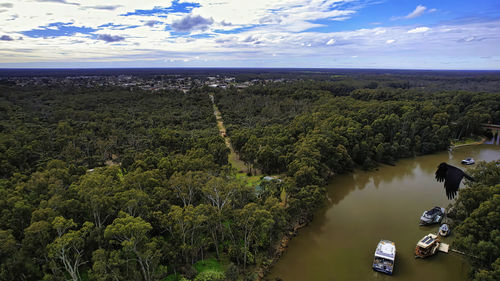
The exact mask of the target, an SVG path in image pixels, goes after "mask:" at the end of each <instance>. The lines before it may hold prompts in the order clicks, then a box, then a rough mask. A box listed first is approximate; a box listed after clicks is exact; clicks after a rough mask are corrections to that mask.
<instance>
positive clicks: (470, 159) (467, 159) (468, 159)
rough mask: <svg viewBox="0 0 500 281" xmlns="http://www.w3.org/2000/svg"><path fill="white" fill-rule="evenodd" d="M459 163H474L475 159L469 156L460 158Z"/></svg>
mask: <svg viewBox="0 0 500 281" xmlns="http://www.w3.org/2000/svg"><path fill="white" fill-rule="evenodd" d="M461 163H462V164H464V165H472V164H474V163H476V161H474V158H470V157H469V158H466V159H464V160H462V162H461Z"/></svg>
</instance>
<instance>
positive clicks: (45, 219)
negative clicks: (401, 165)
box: [0, 74, 500, 281]
mask: <svg viewBox="0 0 500 281" xmlns="http://www.w3.org/2000/svg"><path fill="white" fill-rule="evenodd" d="M308 77H309V78H308ZM300 78H301V79H297V80H296V81H294V82H286V83H266V84H261V85H254V86H251V87H249V88H246V89H237V88H235V87H230V88H228V89H226V90H221V89H208V88H198V89H193V90H192V91H190V92H189V93H188V94H184V93H182V92H179V91H162V92H155V93H151V92H147V91H140V90H137V91H134V92H129V91H127V90H124V89H121V88H114V87H102V88H97V89H92V90H89V89H86V88H83V87H69V86H60V87H57V86H50V87H46V86H31V87H30V88H26V87H24V88H22V87H18V86H12V85H3V86H0V93H1V95H0V116H1V118H0V128H1V133H0V177H1V180H0V216H1V218H0V264H1V265H0V280H67V279H71V280H102V281H104V280H144V281H149V280H243V279H248V280H252V279H255V278H256V277H257V276H256V271H257V269H258V268H262V267H266V266H268V265H269V264H271V263H272V262H273V259H274V255H275V251H276V248H277V247H278V246H279V244H280V241H281V238H282V237H283V235H284V233H287V232H289V231H290V229H291V228H293V226H294V225H295V224H296V223H297V222H304V221H307V220H310V219H312V214H313V211H314V210H315V209H316V208H317V207H318V205H320V204H321V203H322V202H323V200H324V195H325V190H324V185H325V183H326V180H327V179H328V178H331V177H332V176H333V175H335V174H339V173H346V172H350V171H352V169H353V168H354V167H361V168H371V167H375V166H376V165H377V163H387V164H394V163H395V162H396V161H397V159H398V158H402V157H411V156H414V155H421V154H427V153H433V152H435V151H440V150H444V149H446V148H447V147H448V146H449V144H450V140H451V139H459V138H462V137H469V136H471V135H482V134H484V133H485V132H484V131H483V129H482V128H481V126H480V124H481V123H486V122H493V123H496V124H498V123H500V106H499V105H500V100H499V98H498V95H497V94H496V93H489V92H475V91H470V92H466V91H461V90H457V89H455V90H447V91H439V90H436V89H433V90H428V91H427V90H425V89H420V88H412V87H411V86H410V85H409V83H406V82H401V80H399V79H396V78H394V79H390V78H387V77H383V78H381V77H379V76H373V77H368V78H366V77H357V79H356V80H355V79H351V78H349V77H343V78H342V77H341V78H335V79H333V78H332V79H325V77H324V76H321V77H320V78H318V77H316V76H308V75H307V74H301V76H300ZM312 78H314V79H312ZM239 79H246V78H241V77H240V78H239ZM412 79H417V80H418V75H417V76H415V77H414V78H412ZM443 79H445V78H443ZM446 79H452V78H449V77H447V78H446ZM457 79H462V78H457ZM426 81H427V80H426ZM489 81H491V79H490V80H489ZM455 82H457V81H455ZM457 83H458V82H457ZM475 83H476V84H477V85H480V84H481V80H479V81H475ZM459 85H462V84H459ZM467 87H470V84H467ZM431 88H432V87H431ZM457 88H460V86H457ZM209 91H213V92H214V96H215V102H216V104H217V106H218V107H219V109H220V111H221V113H222V116H223V117H224V122H225V124H226V128H227V135H228V136H229V137H230V138H231V142H232V144H233V147H234V149H235V151H236V152H237V153H238V154H239V155H240V159H241V160H242V161H244V162H245V164H246V165H247V166H248V167H249V168H250V169H249V170H250V171H251V170H260V171H262V172H263V173H264V174H274V175H279V177H280V180H270V181H260V182H257V183H254V184H249V183H248V182H246V181H245V177H242V176H241V175H240V174H238V171H236V170H234V169H233V168H232V167H231V165H230V164H229V163H228V153H229V150H228V148H227V147H226V146H225V143H224V141H223V139H222V138H221V137H220V136H219V132H218V129H217V124H216V119H215V117H214V115H213V108H212V104H211V101H210V100H209V98H208V92H209ZM489 165H490V166H488V167H489V168H479V169H478V173H480V172H481V171H490V170H492V171H493V170H495V169H497V167H498V163H497V164H489ZM495 165H496V166H495ZM481 167H483V166H481ZM485 167H486V166H485ZM495 171H496V172H491V173H497V174H498V170H495ZM474 176H478V175H476V174H475V175H474ZM497 177H498V176H497ZM478 178H481V177H479V176H478ZM495 180H496V182H494V181H495ZM497 183H498V178H494V177H487V176H485V179H484V181H482V180H481V181H479V183H478V184H477V187H476V186H474V187H473V188H470V189H465V190H464V191H461V193H460V196H459V200H458V201H457V208H456V212H457V215H456V216H457V218H459V219H460V220H461V221H462V225H463V226H459V227H458V228H457V232H458V233H459V235H460V237H459V238H457V242H456V243H457V245H459V247H460V248H461V249H463V250H464V251H470V252H471V253H473V254H474V256H480V257H483V253H486V254H485V256H484V258H481V259H480V260H476V261H474V262H473V265H474V273H473V274H474V275H473V277H474V278H475V279H476V280H495V279H494V276H498V274H499V273H498V272H499V270H500V265H499V259H498V257H499V256H500V254H499V251H498V249H499V243H498V241H499V239H500V238H499V237H500V235H499V233H498V230H496V232H495V231H492V232H490V231H489V229H490V228H491V226H493V227H495V226H498V225H499V224H498V222H497V221H495V219H496V220H498V208H497V207H495V206H498V204H496V203H494V201H495V200H497V199H498V198H497V197H498V196H500V195H498V186H495V184H497ZM489 186H492V187H489ZM481 191H484V192H481ZM497 201H498V200H497ZM471 202H473V203H471ZM495 208H497V209H495ZM483 213H486V214H490V213H491V214H492V215H491V216H490V215H487V216H486V217H487V219H484V217H482V214H483ZM490 218H491V220H490ZM469 224H470V225H473V226H474V227H470V225H469ZM470 231H479V232H481V233H479V232H478V233H475V232H474V233H469V232H470ZM487 234H488V235H489V236H488V235H487ZM483 242H484V243H483ZM472 245H473V246H472ZM495 274H497V275H495ZM492 276H493V277H492ZM481 278H482V279H481ZM487 278H490V279H487ZM491 278H493V279H491Z"/></svg>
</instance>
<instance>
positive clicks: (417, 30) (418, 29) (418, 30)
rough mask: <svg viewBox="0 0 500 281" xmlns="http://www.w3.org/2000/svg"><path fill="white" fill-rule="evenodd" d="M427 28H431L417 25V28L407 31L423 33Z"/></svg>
mask: <svg viewBox="0 0 500 281" xmlns="http://www.w3.org/2000/svg"><path fill="white" fill-rule="evenodd" d="M429 30H431V29H430V28H428V27H426V26H421V27H417V28H414V29H410V30H408V33H423V32H427V31H429Z"/></svg>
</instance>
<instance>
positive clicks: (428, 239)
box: [415, 233, 440, 258]
mask: <svg viewBox="0 0 500 281" xmlns="http://www.w3.org/2000/svg"><path fill="white" fill-rule="evenodd" d="M439 244H440V241H439V238H438V237H437V235H435V234H432V233H429V234H427V235H426V236H425V237H424V238H422V239H420V241H418V243H417V247H415V257H416V258H426V257H428V256H432V255H434V254H435V253H436V251H437V249H438V248H439Z"/></svg>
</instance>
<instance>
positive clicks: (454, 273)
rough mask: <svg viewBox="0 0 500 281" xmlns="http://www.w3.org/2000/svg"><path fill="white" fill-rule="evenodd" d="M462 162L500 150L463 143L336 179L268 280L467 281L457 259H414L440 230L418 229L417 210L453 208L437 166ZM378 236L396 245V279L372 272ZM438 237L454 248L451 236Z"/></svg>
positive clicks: (499, 155)
mask: <svg viewBox="0 0 500 281" xmlns="http://www.w3.org/2000/svg"><path fill="white" fill-rule="evenodd" d="M466 157H473V158H474V159H475V160H476V162H478V161H481V160H482V161H492V160H497V159H500V146H495V145H475V146H464V147H460V148H457V149H455V150H454V151H453V152H452V153H450V152H441V153H437V154H433V155H426V156H421V157H416V158H411V159H402V160H400V161H398V162H397V165H396V166H382V167H379V169H378V170H373V171H356V172H355V173H352V174H349V175H341V176H337V177H335V178H334V179H333V180H332V181H331V183H330V184H329V185H328V188H327V190H328V201H327V203H326V206H325V207H323V208H321V209H320V210H318V212H317V213H316V214H315V217H314V220H313V222H312V223H311V224H309V225H308V226H307V227H306V228H303V229H301V230H300V231H299V235H298V236H297V237H295V238H294V239H293V240H292V241H290V243H289V244H288V250H287V252H286V253H285V254H284V255H283V256H282V258H281V259H280V260H279V261H278V262H277V263H276V265H275V266H274V267H273V268H272V270H271V272H270V273H269V274H268V275H267V276H266V280H276V278H278V277H279V278H281V279H282V280H284V281H294V280H297V281H299V280H300V281H306V280H311V281H323V280H325V281H326V280H328V281H334V280H339V281H343V280H359V281H363V280H391V281H392V280H409V281H411V280H418V281H426V280H429V281H430V280H440V281H446V280H453V281H460V280H468V279H467V273H468V270H469V266H468V263H467V262H466V260H465V259H464V257H463V256H461V255H459V254H456V253H453V252H450V253H448V254H445V253H440V252H439V253H437V254H436V255H434V256H432V257H429V258H427V259H425V260H423V259H415V258H414V249H415V244H416V243H417V241H418V240H419V239H421V238H422V237H423V236H424V235H425V234H427V233H431V232H432V233H435V232H437V229H438V227H439V226H438V225H434V226H419V225H418V223H419V218H420V216H421V215H422V212H423V211H425V210H427V209H430V208H432V207H434V206H442V207H446V206H447V205H448V204H449V203H451V201H450V200H448V199H447V198H446V195H445V191H444V188H443V183H438V182H437V181H436V180H435V179H434V172H435V170H436V167H437V166H438V165H439V163H441V162H447V163H449V164H451V165H455V166H458V167H461V168H463V169H464V168H465V167H463V166H461V165H460V161H461V160H462V159H464V158H466ZM461 188H463V183H462V185H461ZM452 231H453V230H452ZM381 239H387V240H391V241H394V242H395V243H396V251H397V254H396V265H395V269H394V275H393V276H387V275H384V274H382V273H378V272H375V271H373V270H372V268H371V264H372V261H373V254H374V251H375V247H376V246H377V243H378V242H379V241H380V240H381ZM442 240H443V242H445V243H449V244H451V242H452V241H453V232H452V235H451V236H450V237H448V238H444V239H442Z"/></svg>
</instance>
